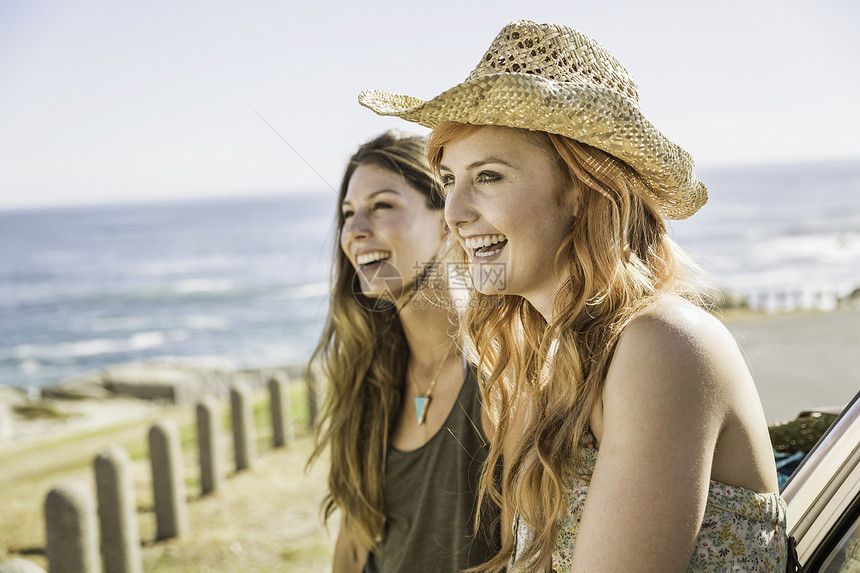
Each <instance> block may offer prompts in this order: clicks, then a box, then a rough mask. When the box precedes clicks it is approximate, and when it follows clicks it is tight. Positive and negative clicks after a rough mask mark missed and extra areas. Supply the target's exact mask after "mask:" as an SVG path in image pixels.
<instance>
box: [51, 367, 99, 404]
mask: <svg viewBox="0 0 860 573" xmlns="http://www.w3.org/2000/svg"><path fill="white" fill-rule="evenodd" d="M111 395H112V394H111V392H110V390H108V389H107V388H105V386H104V380H103V378H102V374H101V373H100V372H88V373H87V374H83V375H82V376H78V377H76V378H72V379H71V380H68V381H66V382H63V383H61V384H57V385H56V386H46V387H45V388H42V397H43V398H55V399H57V400H89V399H96V400H99V399H103V398H110V397H111Z"/></svg>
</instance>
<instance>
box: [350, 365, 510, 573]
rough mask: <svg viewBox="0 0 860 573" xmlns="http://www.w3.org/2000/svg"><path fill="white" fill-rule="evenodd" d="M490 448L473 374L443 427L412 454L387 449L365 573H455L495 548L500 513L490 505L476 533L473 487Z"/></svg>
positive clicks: (471, 372) (475, 488)
mask: <svg viewBox="0 0 860 573" xmlns="http://www.w3.org/2000/svg"><path fill="white" fill-rule="evenodd" d="M488 451H489V445H488V442H487V438H486V436H485V435H484V432H483V429H482V428H481V400H480V394H479V389H478V383H477V380H476V377H475V372H474V369H472V368H466V372H465V375H464V381H463V387H462V388H461V389H460V393H459V395H458V396H457V401H456V402H455V403H454V407H453V408H451V412H450V413H449V414H448V418H447V419H446V420H445V423H444V424H443V425H442V428H441V429H440V430H439V431H438V432H436V434H435V435H434V436H433V437H432V438H430V441H428V442H427V443H426V444H424V445H423V446H421V447H420V448H418V449H417V450H413V451H410V452H402V451H398V450H395V449H393V448H390V449H389V450H388V460H387V463H386V468H385V492H384V495H385V504H384V505H385V515H386V524H385V535H384V536H383V539H382V542H381V543H380V545H379V549H378V551H377V552H376V553H370V554H369V555H368V558H367V563H366V564H365V566H364V571H365V572H366V573H377V572H379V573H389V572H395V571H397V572H404V571H408V572H410V573H423V572H427V573H431V572H432V573H438V572H440V571H444V572H448V571H451V572H454V571H461V570H463V569H467V568H469V567H473V566H475V565H479V564H480V563H482V562H484V561H486V560H487V559H488V558H489V557H491V556H493V555H495V553H496V551H497V550H498V548H499V511H498V508H497V507H496V506H495V505H494V504H492V503H491V502H489V501H487V502H485V503H484V508H483V510H482V513H481V530H480V531H479V532H478V533H477V534H475V531H474V524H475V513H476V508H477V494H478V483H479V480H480V475H481V470H482V468H483V464H484V461H485V460H486V458H487V453H488Z"/></svg>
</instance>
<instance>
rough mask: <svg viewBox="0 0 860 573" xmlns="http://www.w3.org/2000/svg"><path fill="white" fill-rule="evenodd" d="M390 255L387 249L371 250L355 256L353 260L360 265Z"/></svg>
mask: <svg viewBox="0 0 860 573" xmlns="http://www.w3.org/2000/svg"><path fill="white" fill-rule="evenodd" d="M390 256H391V253H390V252H389V251H372V252H370V253H364V254H361V255H358V256H357V257H355V262H357V263H358V264H360V265H366V264H368V263H375V262H376V261H381V260H383V259H387V258H388V257H390Z"/></svg>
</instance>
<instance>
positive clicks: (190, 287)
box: [171, 278, 233, 294]
mask: <svg viewBox="0 0 860 573" xmlns="http://www.w3.org/2000/svg"><path fill="white" fill-rule="evenodd" d="M232 289H233V281H232V280H231V279H227V278H220V279H186V280H181V281H177V282H175V283H173V285H172V287H171V290H172V291H173V292H175V293H177V294H196V293H216V292H227V291H229V290H232Z"/></svg>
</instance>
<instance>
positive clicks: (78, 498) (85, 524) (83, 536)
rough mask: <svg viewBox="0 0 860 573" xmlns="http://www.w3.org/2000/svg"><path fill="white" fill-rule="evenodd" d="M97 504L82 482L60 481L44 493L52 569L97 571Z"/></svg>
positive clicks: (61, 572) (69, 572) (64, 572)
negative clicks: (45, 494) (46, 493)
mask: <svg viewBox="0 0 860 573" xmlns="http://www.w3.org/2000/svg"><path fill="white" fill-rule="evenodd" d="M96 529H97V526H96V508H95V501H94V500H93V494H92V492H91V491H90V490H89V489H88V488H87V487H86V486H84V485H83V484H82V483H79V482H74V481H65V482H60V483H59V484H57V485H56V486H55V487H54V488H53V489H52V490H51V491H50V492H48V495H47V496H46V497H45V534H46V535H45V555H46V557H47V558H48V572H49V573H98V571H99V566H100V563H99V550H98V540H97V538H96V536H97V534H96Z"/></svg>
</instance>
